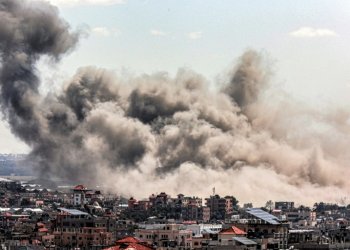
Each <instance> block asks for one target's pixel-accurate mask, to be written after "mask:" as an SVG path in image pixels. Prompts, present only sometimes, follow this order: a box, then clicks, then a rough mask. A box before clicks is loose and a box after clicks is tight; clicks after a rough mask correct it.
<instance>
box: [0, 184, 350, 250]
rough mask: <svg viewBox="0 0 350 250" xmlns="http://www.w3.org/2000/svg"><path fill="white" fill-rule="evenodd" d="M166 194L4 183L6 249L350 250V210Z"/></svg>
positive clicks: (1, 233) (1, 231) (0, 218)
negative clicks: (137, 196) (123, 193)
mask: <svg viewBox="0 0 350 250" xmlns="http://www.w3.org/2000/svg"><path fill="white" fill-rule="evenodd" d="M204 200H205V204H203V199H202V198H199V197H194V196H186V195H184V194H179V195H177V196H175V197H171V196H170V195H169V194H167V193H165V192H160V193H158V194H153V195H151V196H149V197H148V198H146V199H141V200H137V199H135V198H133V197H131V198H129V199H126V198H123V197H120V196H118V195H112V194H104V193H102V192H101V191H99V190H93V189H88V188H87V187H85V186H84V185H78V186H74V187H63V188H60V189H58V190H51V189H48V188H45V187H43V186H41V185H39V184H36V183H20V182H16V181H11V180H8V179H5V178H3V179H0V204H1V206H0V249H6V250H9V249H20V248H21V247H22V248H23V249H57V250H59V249H75V250H78V249H79V250H85V249H113V250H114V249H143V250H147V249H156V250H163V249H169V250H170V249H174V250H180V249H182V250H184V249H186V250H187V249H204V250H209V249H210V250H226V249H238V250H243V249H244V250H246V249H249V250H255V249H339V248H340V247H343V248H345V247H347V248H350V231H349V230H350V222H349V221H350V206H347V207H345V206H338V205H337V204H327V203H323V202H320V203H316V204H315V205H314V207H312V208H309V207H305V206H300V207H295V206H294V202H275V203H274V206H275V208H274V209H273V208H271V205H272V206H273V202H272V201H268V202H267V203H266V204H269V206H265V208H254V207H253V205H252V203H247V205H245V206H243V207H240V206H239V205H238V201H237V200H236V199H235V198H234V197H233V196H224V197H222V196H219V195H217V194H216V195H212V196H210V197H208V198H205V199H204Z"/></svg>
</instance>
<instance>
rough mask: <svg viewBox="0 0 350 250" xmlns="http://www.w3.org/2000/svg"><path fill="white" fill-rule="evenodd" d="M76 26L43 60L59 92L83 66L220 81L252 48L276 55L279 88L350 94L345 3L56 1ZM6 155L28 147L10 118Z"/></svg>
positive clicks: (297, 94)
mask: <svg viewBox="0 0 350 250" xmlns="http://www.w3.org/2000/svg"><path fill="white" fill-rule="evenodd" d="M50 2H51V3H52V4H54V5H57V6H58V8H59V11H60V15H61V16H62V17H63V18H64V19H66V20H67V22H68V23H69V24H70V25H71V27H72V30H81V31H82V33H84V35H83V36H82V37H81V39H80V42H79V44H78V46H77V48H76V49H75V50H74V51H73V52H72V53H70V54H69V55H68V56H66V57H64V58H62V61H61V62H59V63H58V64H56V65H52V64H48V63H47V62H46V61H45V60H42V61H41V62H40V64H39V65H38V69H39V71H40V72H41V74H42V76H41V77H42V81H45V82H49V83H51V84H46V85H45V86H50V87H48V89H43V90H42V91H55V90H56V89H59V88H60V87H61V86H62V85H63V83H64V81H66V80H67V79H69V78H70V77H71V76H72V75H73V74H74V72H75V71H76V70H77V69H78V68H79V67H82V66H87V65H95V66H98V67H102V68H107V69H111V70H115V71H116V72H118V73H121V74H123V72H127V73H128V74H135V75H139V74H143V73H154V72H157V71H166V72H168V73H169V74H170V75H174V74H175V73H176V72H177V70H178V69H179V68H183V67H185V68H190V69H192V70H194V71H196V72H198V73H200V74H202V75H204V76H205V77H206V78H207V79H208V80H209V81H210V84H211V85H212V87H213V88H215V87H216V84H218V83H217V79H218V76H220V74H222V73H223V72H225V70H228V69H229V68H230V66H232V65H233V64H234V62H235V60H237V58H238V57H239V56H240V55H241V54H242V53H243V52H244V51H245V50H247V49H255V50H257V51H260V52H262V53H264V54H266V55H268V58H269V59H270V61H271V69H272V71H273V74H274V75H273V81H274V82H275V86H276V87H278V88H282V89H283V90H284V91H285V92H286V93H288V94H289V95H290V96H292V97H293V98H295V99H296V100H298V101H300V102H305V103H306V104H308V105H312V106H316V107H320V108H322V107H325V106H328V105H333V106H334V105H335V106H339V107H341V106H348V105H349V104H350V101H349V100H348V96H349V94H350V71H349V70H348V69H347V67H348V65H350V48H349V47H350V45H349V44H350V31H349V28H348V24H349V23H350V2H349V1H335V0H332V1H330V0H329V1H324V0H317V1H303V0H289V1H288V0H286V1H278V0H272V1H268V2H267V1H253V0H246V1H225V0H222V1H214V0H213V1H202V0H201V1H199V0H198V1H189V0H183V1H182V0H178V1H168V0H159V1H152V0H51V1H50ZM0 138H1V140H0V153H25V152H28V151H29V148H28V147H27V146H26V145H24V144H23V143H22V142H20V141H19V140H18V139H16V138H15V137H14V136H13V135H12V133H11V131H10V129H9V128H8V125H7V124H6V122H5V121H1V122H0Z"/></svg>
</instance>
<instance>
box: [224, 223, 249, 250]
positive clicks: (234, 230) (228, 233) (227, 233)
mask: <svg viewBox="0 0 350 250" xmlns="http://www.w3.org/2000/svg"><path fill="white" fill-rule="evenodd" d="M246 236H247V233H246V232H245V231H243V230H241V229H239V228H238V227H235V226H232V227H229V228H226V229H223V230H221V231H220V232H219V234H218V240H219V242H220V245H224V246H225V245H232V237H246Z"/></svg>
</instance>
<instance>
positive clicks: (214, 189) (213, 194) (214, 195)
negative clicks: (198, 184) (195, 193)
mask: <svg viewBox="0 0 350 250" xmlns="http://www.w3.org/2000/svg"><path fill="white" fill-rule="evenodd" d="M213 196H215V187H213Z"/></svg>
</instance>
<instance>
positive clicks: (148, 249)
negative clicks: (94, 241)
mask: <svg viewBox="0 0 350 250" xmlns="http://www.w3.org/2000/svg"><path fill="white" fill-rule="evenodd" d="M120 249H126V250H127V249H129V250H131V249H133V250H153V249H155V248H154V247H152V246H150V245H148V244H147V243H146V242H144V241H141V240H140V239H138V238H135V237H131V236H127V237H125V238H123V239H120V240H118V241H117V242H116V245H115V246H113V247H109V248H105V249H104V250H120Z"/></svg>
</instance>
